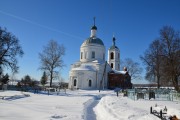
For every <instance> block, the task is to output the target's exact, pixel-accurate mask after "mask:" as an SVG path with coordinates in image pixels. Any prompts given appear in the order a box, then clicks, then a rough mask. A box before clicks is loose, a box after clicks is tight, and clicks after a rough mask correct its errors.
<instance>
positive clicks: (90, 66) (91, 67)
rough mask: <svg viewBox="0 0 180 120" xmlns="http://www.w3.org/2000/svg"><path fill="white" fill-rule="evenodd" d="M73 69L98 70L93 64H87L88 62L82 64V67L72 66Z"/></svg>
mask: <svg viewBox="0 0 180 120" xmlns="http://www.w3.org/2000/svg"><path fill="white" fill-rule="evenodd" d="M72 70H87V71H96V69H95V68H94V66H92V65H86V64H81V66H80V67H76V68H72Z"/></svg>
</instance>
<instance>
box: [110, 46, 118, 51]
mask: <svg viewBox="0 0 180 120" xmlns="http://www.w3.org/2000/svg"><path fill="white" fill-rule="evenodd" d="M109 49H110V50H114V49H119V48H118V47H117V46H111V47H110V48H109Z"/></svg>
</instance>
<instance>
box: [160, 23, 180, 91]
mask: <svg viewBox="0 0 180 120" xmlns="http://www.w3.org/2000/svg"><path fill="white" fill-rule="evenodd" d="M160 40H161V41H162V45H163V57H164V59H165V65H164V73H165V77H167V78H170V80H171V82H172V84H173V86H174V87H175V89H176V90H177V91H180V89H179V86H178V78H179V77H180V33H179V32H177V31H175V30H174V29H173V28H172V27H171V26H164V27H163V28H162V29H161V30H160Z"/></svg>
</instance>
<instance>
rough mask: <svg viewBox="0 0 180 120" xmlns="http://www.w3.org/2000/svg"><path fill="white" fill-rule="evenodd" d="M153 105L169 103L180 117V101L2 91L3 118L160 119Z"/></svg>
mask: <svg viewBox="0 0 180 120" xmlns="http://www.w3.org/2000/svg"><path fill="white" fill-rule="evenodd" d="M2 96H4V99H2ZM155 105H157V107H155ZM151 106H153V108H154V109H161V108H164V107H165V106H166V107H167V109H168V111H167V113H168V115H174V114H175V115H177V117H178V118H180V102H172V101H155V100H150V101H149V100H137V101H133V100H131V99H129V98H126V97H123V96H122V95H120V96H119V97H116V94H115V93H114V92H113V91H101V92H100V93H99V92H98V91H97V90H96V91H95V90H94V91H85V90H77V91H67V94H65V93H64V92H61V93H60V94H59V95H56V94H54V95H49V96H48V95H47V94H34V93H29V92H23V93H22V92H19V91H5V92H2V91H0V120H160V119H159V118H158V117H156V116H154V115H152V114H150V107H151Z"/></svg>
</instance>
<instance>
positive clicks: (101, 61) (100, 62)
mask: <svg viewBox="0 0 180 120" xmlns="http://www.w3.org/2000/svg"><path fill="white" fill-rule="evenodd" d="M92 62H93V63H99V64H103V63H105V61H103V60H100V59H97V60H94V61H92Z"/></svg>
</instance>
